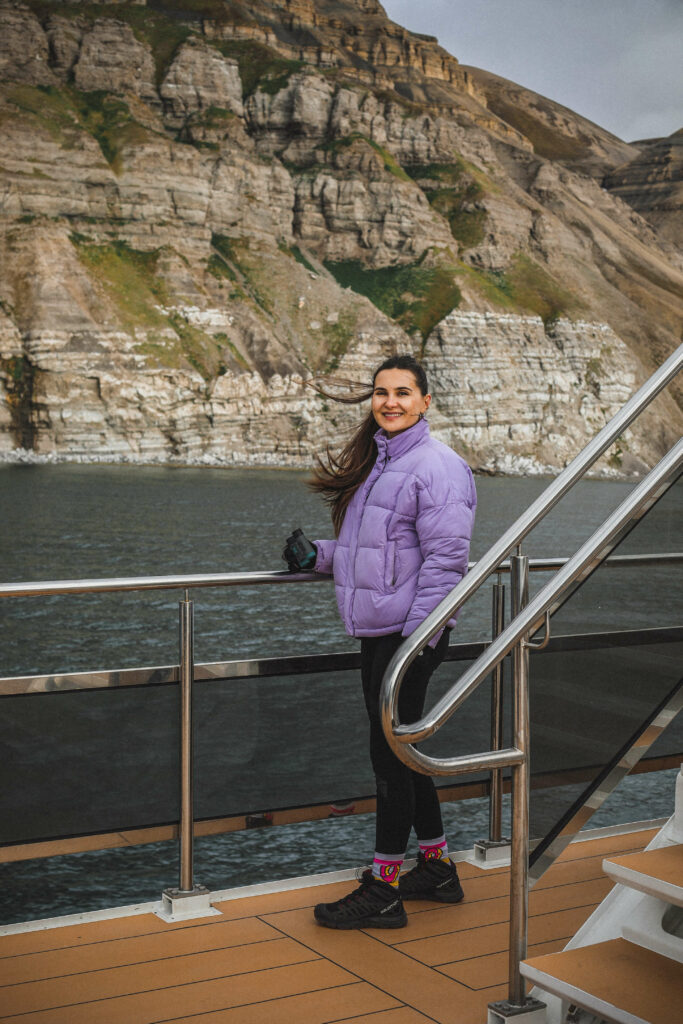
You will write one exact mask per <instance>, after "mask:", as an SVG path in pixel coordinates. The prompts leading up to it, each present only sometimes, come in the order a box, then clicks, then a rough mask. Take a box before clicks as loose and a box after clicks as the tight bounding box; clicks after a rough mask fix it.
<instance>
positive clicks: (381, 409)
mask: <svg viewBox="0 0 683 1024" xmlns="http://www.w3.org/2000/svg"><path fill="white" fill-rule="evenodd" d="M431 400H432V396H431V395H423V394H422V392H421V391H420V389H419V387H418V385H417V381H416V380H415V375H414V374H413V373H411V371H410V370H381V371H380V372H379V373H378V374H377V376H376V377H375V389H374V391H373V392H372V415H373V416H374V417H375V422H376V423H377V426H379V427H383V428H384V430H385V431H386V433H387V434H400V432H401V431H402V430H407V429H408V427H412V426H414V425H415V423H417V421H418V419H419V418H420V413H422V412H426V411H427V409H428V408H429V403H430V402H431Z"/></svg>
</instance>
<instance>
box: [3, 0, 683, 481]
mask: <svg viewBox="0 0 683 1024" xmlns="http://www.w3.org/2000/svg"><path fill="white" fill-rule="evenodd" d="M217 11H218V7H217V5H216V4H213V3H212V4H209V3H207V5H206V8H203V7H202V5H201V4H200V5H197V4H194V5H190V6H188V8H187V10H183V9H182V5H181V6H180V7H179V8H177V9H176V10H175V14H174V17H173V18H170V17H168V16H167V15H166V14H164V13H163V10H162V9H161V7H160V6H159V5H154V6H153V7H150V8H148V9H146V10H145V5H144V4H141V5H137V6H135V5H127V4H122V5H118V6H117V7H116V8H114V7H113V6H112V5H111V4H102V5H97V4H85V5H84V4H77V3H56V2H55V3H53V4H50V3H49V2H45V0H41V2H37V0H36V2H35V3H33V2H31V0H28V2H27V3H21V2H18V0H0V118H1V119H2V129H3V137H4V141H5V146H4V148H3V152H2V155H1V156H0V213H1V216H2V223H1V224H0V451H1V452H4V453H5V455H6V456H7V453H9V452H11V451H14V450H17V449H28V450H32V451H34V452H35V453H37V454H38V455H39V456H41V457H43V456H49V455H51V454H54V455H56V456H61V455H64V456H67V457H74V458H117V459H119V458H130V459H155V460H159V459H165V458H182V459H209V460H217V461H220V462H225V463H229V464H233V463H271V464H272V463H277V464H291V465H302V464H306V463H308V462H310V460H311V458H312V456H313V453H314V452H315V451H317V450H319V449H320V448H321V447H324V445H325V444H326V443H327V442H328V441H336V440H337V439H338V437H339V436H340V432H342V431H343V430H344V429H345V426H347V425H348V424H350V423H352V422H355V420H356V419H357V417H358V415H359V412H358V410H357V409H355V410H354V409H351V410H348V409H345V408H344V407H336V406H333V405H330V403H326V402H324V401H323V400H322V399H318V398H315V397H314V396H313V393H312V392H310V391H309V390H303V391H302V389H301V384H300V382H301V380H302V379H305V378H307V377H310V376H311V375H313V374H318V373H321V372H322V373H332V374H335V373H337V374H339V373H342V374H345V375H347V376H359V375H360V376H361V377H365V378H366V377H367V375H368V373H369V372H370V370H371V368H372V366H373V365H374V364H375V363H376V362H377V361H378V360H379V359H380V358H381V357H382V356H383V355H384V354H387V353H390V352H394V351H399V350H400V351H405V350H407V349H410V350H414V351H416V352H420V351H424V353H425V358H426V359H427V362H428V364H429V368H430V371H431V375H432V378H433V382H434V392H435V406H434V409H435V413H434V415H435V419H434V424H435V427H438V428H439V429H440V430H441V432H442V434H443V436H444V437H446V438H447V439H448V441H449V443H452V444H453V445H454V446H455V447H462V448H466V450H467V453H468V457H469V458H470V459H471V461H472V462H473V465H475V467H476V466H479V467H480V468H483V469H486V470H487V471H517V470H519V469H520V468H523V467H524V466H526V467H527V468H528V469H529V470H533V471H540V470H542V469H543V470H545V469H553V468H558V467H559V466H561V465H562V464H563V463H564V461H566V459H567V458H568V457H569V453H570V451H571V450H575V449H576V448H577V447H578V446H580V444H581V443H583V441H584V440H585V439H587V438H588V437H589V436H590V435H591V433H592V432H594V431H595V430H596V429H598V427H599V426H600V425H602V423H603V422H604V420H605V417H607V416H608V415H610V414H611V412H612V411H614V410H615V409H616V407H617V405H618V404H619V402H620V401H621V399H622V398H624V397H625V395H626V391H627V390H628V389H632V387H634V386H635V385H636V384H637V383H638V382H639V381H640V380H642V379H643V377H644V376H645V375H646V374H647V372H648V371H649V370H651V369H652V368H653V366H654V365H656V364H657V363H658V362H660V361H661V359H662V358H664V356H665V355H666V354H667V353H668V352H669V351H671V349H672V348H673V347H674V346H675V345H676V344H677V343H678V339H679V337H680V331H681V325H682V324H683V298H682V295H683V277H682V276H681V273H680V270H679V268H678V265H677V263H676V260H675V259H674V257H673V254H672V250H671V246H670V245H669V248H668V249H667V248H662V246H661V245H660V243H659V240H658V236H657V235H656V234H655V230H654V228H653V226H652V225H651V224H650V223H648V221H647V220H645V219H644V218H643V217H642V216H640V215H639V214H638V213H636V212H635V211H634V210H633V209H632V208H631V207H630V206H627V205H626V204H625V203H624V202H623V201H621V199H620V198H619V197H618V195H616V194H609V193H608V192H606V191H605V190H604V189H603V188H601V187H600V181H601V179H602V176H603V174H604V173H605V172H606V171H607V172H613V171H614V169H615V168H616V166H617V165H620V164H623V163H624V162H625V161H632V159H633V157H634V155H636V150H634V149H633V148H632V147H628V146H626V144H624V143H622V142H621V141H620V140H616V139H614V137H612V136H609V133H606V132H603V131H602V130H601V129H598V128H597V127H596V126H590V125H589V123H588V122H586V121H585V120H584V119H581V118H579V117H578V116H577V115H574V114H573V113H572V112H571V111H567V110H566V109H564V108H560V107H558V105H556V104H552V103H551V102H550V101H548V100H543V98H542V97H535V98H534V94H531V93H528V92H526V91H524V90H521V88H520V87H517V86H512V84H511V83H507V86H505V83H503V84H502V85H501V80H496V82H494V83H493V84H492V82H491V80H490V76H489V79H487V78H486V76H485V75H484V74H483V73H476V72H475V71H474V70H468V69H463V68H461V67H460V65H458V63H457V61H456V60H455V58H453V57H451V56H450V55H448V54H446V53H445V51H443V50H442V49H441V48H440V47H439V46H438V44H437V42H436V41H435V40H433V39H429V38H424V37H420V36H417V35H415V34H413V33H409V32H406V30H404V29H402V28H400V26H396V25H393V24H392V23H391V22H390V21H388V19H387V18H386V16H385V14H384V11H383V9H382V7H381V5H380V4H378V3H376V2H374V0H316V2H313V0H297V2H294V0H291V2H290V0H282V2H275V0H273V2H269V0H258V2H256V3H254V4H251V5H249V6H248V7H247V6H246V5H241V4H238V3H227V2H226V3H225V4H224V5H220V11H219V13H220V17H218V16H217V13H216V12H217ZM530 118H531V120H530ZM553 145H554V146H555V149H554V150H553V148H552V146H553ZM577 147H578V148H577ZM586 172H588V173H586ZM615 173H616V172H615ZM617 177H618V175H617ZM615 181H616V178H615ZM616 192H618V187H617V185H615V193H616ZM643 212H644V213H646V214H647V215H648V216H649V215H650V212H651V211H648V210H647V209H645V207H643ZM661 212H662V211H660V213H661ZM656 227H657V230H658V231H660V232H661V230H662V229H661V225H659V224H657V225H656ZM670 241H671V240H669V242H670ZM596 324H598V325H600V324H602V326H596ZM606 339H607V340H606ZM620 339H622V340H620ZM510 368H513V370H514V372H510ZM461 372H463V373H466V374H467V375H468V376H467V380H468V384H467V387H466V388H465V389H463V388H462V386H461V381H462V379H463V378H462V377H461ZM613 379H614V380H615V381H618V382H619V383H618V385H616V384H614V383H612V380H613ZM484 395H485V396H489V397H488V398H486V399H485V400H484V398H483V397H482V396H484ZM484 407H486V416H485V417H484V416H483V413H482V409H483V408H484ZM440 416H441V417H447V420H448V424H449V425H446V420H445V419H440V418H439V417H440ZM680 425H681V414H680V409H678V408H676V406H675V405H674V404H673V402H671V401H669V404H668V406H667V407H666V409H665V411H664V412H662V413H660V414H659V415H658V417H655V418H654V419H653V420H651V421H650V423H649V425H648V426H647V429H645V428H641V429H640V431H636V432H635V433H634V435H633V437H631V438H629V439H628V446H629V447H628V449H625V448H623V446H622V448H623V450H622V452H621V455H619V453H616V455H615V457H614V459H613V461H612V464H611V466H609V467H608V468H609V469H610V471H612V470H614V471H622V472H629V471H630V470H633V469H638V468H639V467H640V466H642V465H643V464H644V463H647V462H651V461H652V460H653V459H654V458H656V456H657V454H658V453H659V452H661V451H662V450H663V448H664V447H665V446H666V444H667V441H668V439H669V437H670V436H672V435H673V434H674V433H675V432H676V431H677V430H679V428H680ZM525 460H526V461H525ZM620 460H621V461H620Z"/></svg>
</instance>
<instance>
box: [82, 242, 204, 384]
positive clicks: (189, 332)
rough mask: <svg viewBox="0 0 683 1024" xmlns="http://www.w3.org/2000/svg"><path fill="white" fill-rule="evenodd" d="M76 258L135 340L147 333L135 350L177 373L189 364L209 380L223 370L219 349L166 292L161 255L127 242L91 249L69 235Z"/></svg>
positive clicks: (90, 244)
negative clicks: (192, 323) (161, 271)
mask: <svg viewBox="0 0 683 1024" xmlns="http://www.w3.org/2000/svg"><path fill="white" fill-rule="evenodd" d="M71 241H72V243H73V244H74V246H75V247H76V251H77V253H78V258H79V260H80V261H81V263H82V264H83V266H84V267H86V268H87V270H88V272H89V275H90V277H91V278H92V279H93V280H95V281H96V282H97V283H98V284H99V286H100V287H101V288H102V290H103V291H104V293H105V294H106V296H107V298H108V299H109V301H110V302H111V304H112V305H113V306H114V308H115V309H116V313H117V319H118V321H119V323H120V324H121V326H122V327H123V328H124V329H125V330H126V331H127V332H128V333H130V334H131V335H133V336H134V337H135V336H136V335H138V336H139V329H143V330H144V340H141V341H139V342H138V343H137V344H136V346H135V347H136V350H137V351H138V352H140V353H142V354H143V355H148V356H151V357H152V358H153V359H154V360H155V361H156V362H157V363H159V364H160V365H161V366H167V367H170V368H173V369H178V368H181V367H183V366H187V365H188V364H189V365H190V366H192V367H193V368H194V369H195V370H197V372H198V373H200V374H201V375H202V377H204V378H205V380H211V379H213V378H214V377H215V376H216V375H217V373H218V367H219V365H220V346H219V345H218V344H217V342H216V341H215V340H214V339H213V338H212V337H211V336H210V335H209V334H207V333H206V332H205V331H202V330H200V329H199V328H197V327H193V326H192V325H191V324H189V323H188V322H187V320H185V318H184V317H183V315H182V313H181V312H179V311H178V310H177V309H173V308H170V309H169V308H166V307H168V306H171V304H172V298H171V296H170V295H169V292H168V288H167V286H166V284H165V282H164V281H163V280H162V278H161V277H160V276H159V274H158V272H157V266H158V261H159V256H160V253H161V250H159V249H156V250H154V251H153V252H141V251H140V250H138V249H132V248H131V247H130V246H128V245H126V243H125V242H118V241H116V242H110V243H109V244H107V245H93V244H92V243H90V242H88V241H87V240H86V239H85V238H84V237H83V236H82V235H78V234H73V235H71Z"/></svg>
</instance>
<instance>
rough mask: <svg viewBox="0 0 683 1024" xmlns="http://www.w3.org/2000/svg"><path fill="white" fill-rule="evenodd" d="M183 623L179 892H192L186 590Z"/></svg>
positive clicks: (190, 616) (190, 638)
mask: <svg viewBox="0 0 683 1024" xmlns="http://www.w3.org/2000/svg"><path fill="white" fill-rule="evenodd" d="M179 619H180V622H179V625H180V826H179V830H180V882H179V885H178V888H179V890H180V892H192V886H193V882H192V873H193V855H194V811H193V778H192V776H193V768H194V758H193V756H192V685H193V682H194V602H193V601H190V597H189V592H188V591H187V590H186V591H185V598H184V600H182V601H180V602H179Z"/></svg>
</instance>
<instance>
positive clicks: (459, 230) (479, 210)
mask: <svg viewBox="0 0 683 1024" xmlns="http://www.w3.org/2000/svg"><path fill="white" fill-rule="evenodd" d="M406 170H407V172H408V174H409V175H410V177H411V179H412V180H414V181H417V182H419V183H420V184H421V186H422V188H423V189H424V192H425V195H426V196H427V199H428V200H429V203H430V205H431V206H432V207H433V209H435V210H436V212H437V213H440V214H441V216H442V217H443V218H444V219H445V220H447V221H448V225H449V227H450V229H451V234H452V235H453V238H455V240H456V241H457V242H458V243H459V244H460V246H461V248H462V249H472V248H474V247H475V246H477V245H480V244H481V242H483V240H484V228H485V225H486V218H487V213H486V210H485V209H484V208H483V207H482V206H477V205H476V204H477V203H478V202H480V201H481V200H482V199H483V197H484V196H485V194H486V191H487V188H486V187H485V185H484V182H485V181H486V175H484V174H483V172H480V171H478V169H477V168H473V167H472V166H471V165H469V164H466V163H465V161H464V160H461V159H460V158H458V159H456V160H455V161H454V162H453V163H452V164H417V165H413V166H410V167H407V168H406ZM432 183H433V184H432Z"/></svg>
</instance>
